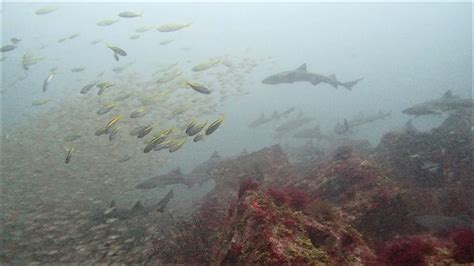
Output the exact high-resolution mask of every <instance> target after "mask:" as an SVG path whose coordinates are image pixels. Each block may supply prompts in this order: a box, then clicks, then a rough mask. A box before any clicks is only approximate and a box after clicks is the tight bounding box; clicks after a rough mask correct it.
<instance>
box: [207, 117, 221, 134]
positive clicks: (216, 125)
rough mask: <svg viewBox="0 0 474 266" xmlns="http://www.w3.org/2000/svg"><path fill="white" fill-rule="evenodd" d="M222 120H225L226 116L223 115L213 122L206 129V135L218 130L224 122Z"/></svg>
mask: <svg viewBox="0 0 474 266" xmlns="http://www.w3.org/2000/svg"><path fill="white" fill-rule="evenodd" d="M222 121H224V116H223V115H221V117H219V118H218V119H217V120H216V121H214V122H212V123H211V124H210V125H209V127H208V128H207V129H206V132H205V134H206V136H208V135H210V134H212V133H213V132H214V131H216V129H217V128H219V126H220V125H221V124H222Z"/></svg>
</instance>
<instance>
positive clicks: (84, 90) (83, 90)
mask: <svg viewBox="0 0 474 266" xmlns="http://www.w3.org/2000/svg"><path fill="white" fill-rule="evenodd" d="M94 86H95V84H87V85H86V86H84V87H82V89H81V94H86V93H88V92H89V91H90V90H91V89H92V88H94Z"/></svg>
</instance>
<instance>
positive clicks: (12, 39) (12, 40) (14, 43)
mask: <svg viewBox="0 0 474 266" xmlns="http://www.w3.org/2000/svg"><path fill="white" fill-rule="evenodd" d="M10 42H11V43H13V45H17V44H18V43H19V42H21V39H18V38H15V37H13V38H11V39H10Z"/></svg>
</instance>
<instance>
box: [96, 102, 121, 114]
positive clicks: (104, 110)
mask: <svg viewBox="0 0 474 266" xmlns="http://www.w3.org/2000/svg"><path fill="white" fill-rule="evenodd" d="M116 106H117V104H116V103H112V104H108V105H104V106H102V107H101V108H100V109H99V110H98V111H97V114H98V115H105V114H106V113H108V112H110V110H112V109H114V108H115V107H116Z"/></svg>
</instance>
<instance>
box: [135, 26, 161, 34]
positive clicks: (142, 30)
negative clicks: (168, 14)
mask: <svg viewBox="0 0 474 266" xmlns="http://www.w3.org/2000/svg"><path fill="white" fill-rule="evenodd" d="M154 28H156V26H155V25H148V26H142V27H140V28H137V29H136V30H135V32H137V33H144V32H147V31H149V30H152V29H154Z"/></svg>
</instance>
